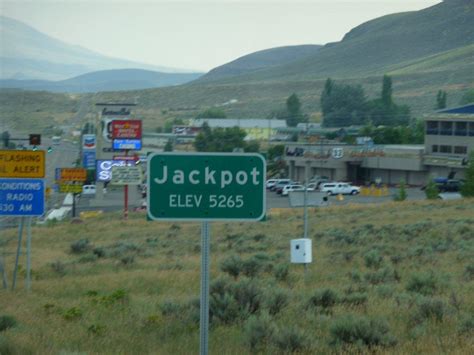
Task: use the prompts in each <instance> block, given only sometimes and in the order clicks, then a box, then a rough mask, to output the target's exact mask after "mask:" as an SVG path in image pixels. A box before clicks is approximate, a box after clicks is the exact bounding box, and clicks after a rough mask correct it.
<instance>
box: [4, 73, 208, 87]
mask: <svg viewBox="0 0 474 355" xmlns="http://www.w3.org/2000/svg"><path fill="white" fill-rule="evenodd" d="M201 75H202V74H199V73H160V72H155V71H150V70H143V69H117V70H102V71H97V72H92V73H87V74H83V75H80V76H77V77H74V78H71V79H66V80H60V81H47V80H15V79H5V80H0V88H11V89H24V90H44V91H51V92H70V93H81V92H99V91H123V90H140V89H151V88H159V87H163V86H173V85H180V84H184V83H187V82H189V81H192V80H195V79H197V78H198V77H199V76H201Z"/></svg>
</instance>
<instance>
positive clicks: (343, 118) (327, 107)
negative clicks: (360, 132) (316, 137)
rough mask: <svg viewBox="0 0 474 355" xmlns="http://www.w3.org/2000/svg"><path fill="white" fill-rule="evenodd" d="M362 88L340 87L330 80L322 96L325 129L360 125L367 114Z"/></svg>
mask: <svg viewBox="0 0 474 355" xmlns="http://www.w3.org/2000/svg"><path fill="white" fill-rule="evenodd" d="M366 102H367V101H366V98H365V93H364V89H363V88H362V86H360V85H358V86H351V85H338V84H336V83H334V82H332V81H331V79H328V80H327V81H326V86H325V89H324V90H323V93H322V95H321V110H322V112H323V125H324V126H325V127H344V126H350V125H360V124H362V123H363V122H364V120H365V117H366V114H367V105H366Z"/></svg>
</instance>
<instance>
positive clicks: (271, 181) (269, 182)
mask: <svg viewBox="0 0 474 355" xmlns="http://www.w3.org/2000/svg"><path fill="white" fill-rule="evenodd" d="M278 180H280V179H268V180H267V181H266V182H265V187H266V188H267V189H270V188H271V187H272V186H275V185H276V184H277V182H278Z"/></svg>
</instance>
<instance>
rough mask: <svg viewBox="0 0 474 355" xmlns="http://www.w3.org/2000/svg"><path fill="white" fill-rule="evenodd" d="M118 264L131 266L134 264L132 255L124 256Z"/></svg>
mask: <svg viewBox="0 0 474 355" xmlns="http://www.w3.org/2000/svg"><path fill="white" fill-rule="evenodd" d="M120 262H121V263H122V264H123V265H132V264H133V263H134V262H135V256H134V255H125V256H123V257H121V258H120Z"/></svg>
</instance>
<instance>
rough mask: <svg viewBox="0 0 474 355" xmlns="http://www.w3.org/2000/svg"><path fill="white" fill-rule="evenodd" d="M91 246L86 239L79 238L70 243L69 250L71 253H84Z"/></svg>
mask: <svg viewBox="0 0 474 355" xmlns="http://www.w3.org/2000/svg"><path fill="white" fill-rule="evenodd" d="M90 248H91V245H90V244H89V240H88V239H79V240H76V241H75V242H72V243H71V252H72V253H73V254H81V253H85V252H86V251H88V250H89V249H90Z"/></svg>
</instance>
